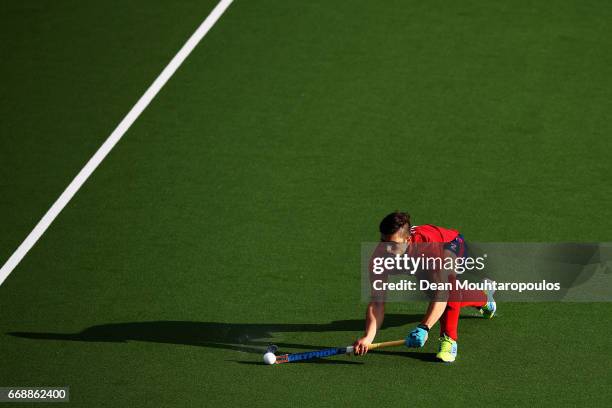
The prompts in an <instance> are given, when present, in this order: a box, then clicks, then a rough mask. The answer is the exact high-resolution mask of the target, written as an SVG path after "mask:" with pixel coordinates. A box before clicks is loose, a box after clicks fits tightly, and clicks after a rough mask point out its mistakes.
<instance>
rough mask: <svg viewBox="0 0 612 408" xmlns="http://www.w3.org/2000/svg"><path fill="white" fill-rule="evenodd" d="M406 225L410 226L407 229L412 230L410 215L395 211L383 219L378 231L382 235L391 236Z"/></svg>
mask: <svg viewBox="0 0 612 408" xmlns="http://www.w3.org/2000/svg"><path fill="white" fill-rule="evenodd" d="M405 225H408V228H407V229H410V215H409V214H408V213H405V212H400V211H395V212H392V213H391V214H389V215H387V216H386V217H385V218H383V219H382V221H381V222H380V226H379V227H378V229H379V230H380V233H381V234H382V235H385V236H389V235H393V234H395V233H396V232H397V231H399V230H400V229H401V228H403V227H404V226H405Z"/></svg>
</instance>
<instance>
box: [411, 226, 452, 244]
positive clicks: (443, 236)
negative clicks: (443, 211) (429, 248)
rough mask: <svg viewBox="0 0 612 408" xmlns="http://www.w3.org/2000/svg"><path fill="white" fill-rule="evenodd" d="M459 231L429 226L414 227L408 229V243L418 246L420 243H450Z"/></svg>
mask: <svg viewBox="0 0 612 408" xmlns="http://www.w3.org/2000/svg"><path fill="white" fill-rule="evenodd" d="M457 235H459V231H457V230H454V229H448V228H442V227H437V226H435V225H431V224H425V225H415V226H413V227H411V228H410V242H411V243H414V244H419V243H421V242H451V241H452V240H453V239H455V238H457Z"/></svg>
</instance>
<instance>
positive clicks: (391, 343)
mask: <svg viewBox="0 0 612 408" xmlns="http://www.w3.org/2000/svg"><path fill="white" fill-rule="evenodd" d="M405 342H406V341H405V340H393V341H384V342H382V343H372V344H370V347H368V350H374V349H378V348H385V347H396V346H403V345H404V344H405Z"/></svg>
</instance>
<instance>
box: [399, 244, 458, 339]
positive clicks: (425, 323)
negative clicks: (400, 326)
mask: <svg viewBox="0 0 612 408" xmlns="http://www.w3.org/2000/svg"><path fill="white" fill-rule="evenodd" d="M444 255H445V256H452V255H453V254H452V253H451V252H450V251H446V250H445V251H444ZM449 273H452V271H446V270H442V271H436V272H433V273H432V276H431V279H432V280H433V281H434V282H436V283H446V282H448V274H449ZM447 299H448V291H446V290H439V291H436V292H435V293H433V299H432V300H431V301H430V302H429V306H428V307H427V312H425V315H424V316H423V319H422V320H421V324H419V325H418V326H417V327H415V328H414V329H413V330H412V331H411V332H410V333H408V336H407V337H406V345H407V346H408V347H423V346H424V345H425V342H426V341H427V337H428V334H429V330H430V329H431V328H432V327H433V326H434V325H435V324H436V323H437V322H438V320H440V318H441V317H442V315H443V314H444V310H445V309H446V304H447Z"/></svg>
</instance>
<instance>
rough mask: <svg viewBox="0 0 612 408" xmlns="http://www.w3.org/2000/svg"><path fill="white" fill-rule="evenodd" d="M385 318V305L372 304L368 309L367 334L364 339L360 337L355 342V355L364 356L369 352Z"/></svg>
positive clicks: (380, 303) (381, 303)
mask: <svg viewBox="0 0 612 408" xmlns="http://www.w3.org/2000/svg"><path fill="white" fill-rule="evenodd" d="M384 318H385V303H384V302H370V303H369V304H368V307H367V309H366V319H365V333H364V335H363V337H360V338H359V339H357V341H355V343H354V344H353V347H354V348H355V354H357V355H363V354H365V353H367V352H368V347H369V346H370V344H372V342H373V341H374V337H376V332H377V331H378V329H379V328H380V326H381V325H382V323H383V320H384Z"/></svg>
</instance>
